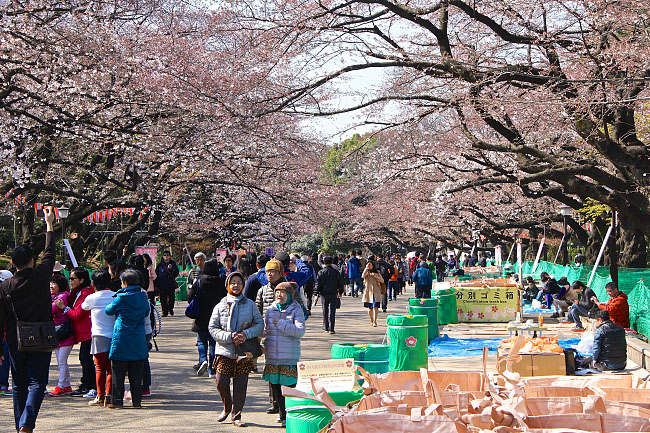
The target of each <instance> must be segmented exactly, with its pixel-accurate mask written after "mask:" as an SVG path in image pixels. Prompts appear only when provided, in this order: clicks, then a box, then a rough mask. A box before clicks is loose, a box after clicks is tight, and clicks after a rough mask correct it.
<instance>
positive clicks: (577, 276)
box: [513, 261, 650, 337]
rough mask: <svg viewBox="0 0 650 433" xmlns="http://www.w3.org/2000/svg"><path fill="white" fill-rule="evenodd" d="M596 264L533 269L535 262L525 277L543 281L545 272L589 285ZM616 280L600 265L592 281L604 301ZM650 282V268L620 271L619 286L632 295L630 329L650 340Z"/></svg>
mask: <svg viewBox="0 0 650 433" xmlns="http://www.w3.org/2000/svg"><path fill="white" fill-rule="evenodd" d="M513 268H514V269H515V271H516V272H519V263H518V262H515V264H514V265H513ZM593 268H594V267H593V266H592V265H583V266H575V265H573V264H572V265H567V266H562V265H554V264H553V263H551V262H545V261H540V262H539V264H538V265H537V268H536V269H535V272H532V270H533V262H524V263H523V265H522V273H523V275H524V277H526V276H528V275H531V276H532V277H533V278H536V279H539V275H540V274H541V273H542V272H548V274H549V275H551V276H553V277H554V278H556V279H558V278H560V277H566V278H567V280H569V282H571V283H572V282H574V281H576V280H580V281H582V282H583V283H585V284H587V282H588V281H589V276H590V275H591V271H592V270H593ZM610 281H612V278H611V276H610V272H609V266H599V267H598V269H596V274H595V275H594V279H593V281H592V282H591V288H592V289H593V291H594V292H595V293H596V296H597V297H598V299H599V300H600V301H601V302H607V300H608V299H609V296H607V292H606V291H605V285H606V284H607V283H609V282H610ZM647 281H650V269H647V268H618V287H619V289H620V290H621V291H622V292H623V293H625V294H626V295H627V296H628V304H629V305H630V327H631V328H632V329H634V330H635V331H637V332H638V333H640V334H643V335H645V336H646V337H650V289H648V286H646V284H647V283H646V282H647Z"/></svg>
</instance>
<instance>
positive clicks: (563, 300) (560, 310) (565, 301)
mask: <svg viewBox="0 0 650 433" xmlns="http://www.w3.org/2000/svg"><path fill="white" fill-rule="evenodd" d="M557 284H558V286H560V293H558V294H557V295H553V310H554V313H553V314H552V315H551V317H552V318H557V317H560V316H564V313H565V312H566V311H567V310H568V309H569V306H571V305H573V301H577V300H578V293H577V292H576V291H575V290H573V288H572V287H571V286H570V285H569V281H568V280H567V279H566V277H562V278H560V279H559V280H558V282H557Z"/></svg>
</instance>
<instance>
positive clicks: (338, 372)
mask: <svg viewBox="0 0 650 433" xmlns="http://www.w3.org/2000/svg"><path fill="white" fill-rule="evenodd" d="M355 371H356V367H355V365H354V359H352V358H347V359H326V360H323V361H301V362H299V363H298V384H297V385H296V389H299V390H301V391H305V392H308V391H311V378H312V377H317V378H318V380H319V382H320V383H321V385H323V387H324V388H325V390H326V391H327V392H339V391H352V390H353V389H355V388H358V386H359V384H358V382H357V380H356V376H355Z"/></svg>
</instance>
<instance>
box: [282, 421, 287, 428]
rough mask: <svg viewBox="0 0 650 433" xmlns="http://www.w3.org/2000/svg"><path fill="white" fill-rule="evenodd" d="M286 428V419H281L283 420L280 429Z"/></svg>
mask: <svg viewBox="0 0 650 433" xmlns="http://www.w3.org/2000/svg"><path fill="white" fill-rule="evenodd" d="M286 426H287V420H286V419H283V420H282V427H286Z"/></svg>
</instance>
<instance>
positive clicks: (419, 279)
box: [413, 268, 433, 288]
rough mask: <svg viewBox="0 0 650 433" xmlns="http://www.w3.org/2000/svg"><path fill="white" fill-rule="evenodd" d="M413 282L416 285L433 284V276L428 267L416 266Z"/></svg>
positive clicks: (427, 285) (429, 285)
mask: <svg viewBox="0 0 650 433" xmlns="http://www.w3.org/2000/svg"><path fill="white" fill-rule="evenodd" d="M413 282H414V283H415V285H416V286H418V287H429V288H431V286H432V285H433V276H432V275H431V271H430V270H429V268H417V270H416V271H415V272H414V273H413Z"/></svg>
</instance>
